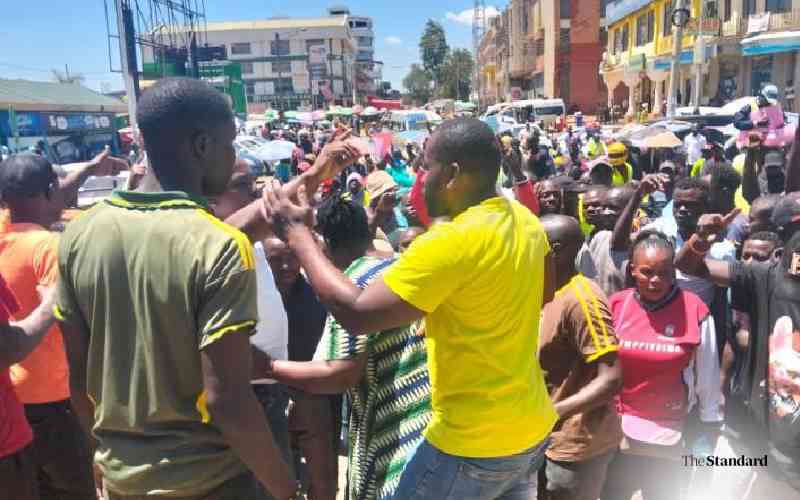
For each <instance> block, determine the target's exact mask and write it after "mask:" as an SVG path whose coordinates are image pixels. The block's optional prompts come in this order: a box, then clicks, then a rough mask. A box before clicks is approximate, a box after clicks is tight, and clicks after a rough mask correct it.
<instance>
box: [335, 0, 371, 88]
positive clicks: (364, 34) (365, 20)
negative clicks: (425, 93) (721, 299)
mask: <svg viewBox="0 0 800 500" xmlns="http://www.w3.org/2000/svg"><path fill="white" fill-rule="evenodd" d="M328 14H329V15H331V16H342V15H344V16H348V22H349V24H350V33H351V34H352V36H353V40H354V41H355V44H356V57H355V61H356V63H355V68H356V87H357V89H358V92H359V94H362V95H375V94H376V93H377V91H378V86H379V85H380V82H381V80H382V79H383V63H381V62H380V61H376V60H375V31H374V24H373V22H372V18H371V17H365V16H355V15H352V14H351V13H350V9H348V8H347V7H331V8H330V9H328Z"/></svg>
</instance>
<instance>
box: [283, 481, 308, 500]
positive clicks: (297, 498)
mask: <svg viewBox="0 0 800 500" xmlns="http://www.w3.org/2000/svg"><path fill="white" fill-rule="evenodd" d="M305 498H306V496H305V494H303V483H301V482H300V481H297V489H296V490H295V492H294V493H292V496H290V497H289V498H287V499H286V500H305Z"/></svg>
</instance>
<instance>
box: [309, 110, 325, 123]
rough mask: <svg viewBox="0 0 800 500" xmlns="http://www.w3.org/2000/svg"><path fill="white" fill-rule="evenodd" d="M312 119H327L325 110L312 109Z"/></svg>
mask: <svg viewBox="0 0 800 500" xmlns="http://www.w3.org/2000/svg"><path fill="white" fill-rule="evenodd" d="M311 119H312V120H314V121H315V122H317V121H321V120H324V119H325V111H323V110H321V109H319V110H317V111H312V112H311Z"/></svg>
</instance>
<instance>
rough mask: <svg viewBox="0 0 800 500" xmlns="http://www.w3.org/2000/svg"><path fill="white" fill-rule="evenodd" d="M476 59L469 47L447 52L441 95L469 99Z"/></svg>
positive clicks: (440, 85) (440, 83) (442, 69)
mask: <svg viewBox="0 0 800 500" xmlns="http://www.w3.org/2000/svg"><path fill="white" fill-rule="evenodd" d="M474 69H475V61H474V60H473V59H472V54H471V53H470V51H469V50H467V49H455V50H454V51H452V52H450V53H449V54H447V58H446V59H445V61H444V64H443V65H442V68H441V81H440V82H439V95H440V96H441V97H444V98H449V99H463V100H469V94H470V92H471V90H472V72H473V70H474Z"/></svg>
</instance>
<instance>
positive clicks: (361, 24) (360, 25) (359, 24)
mask: <svg viewBox="0 0 800 500" xmlns="http://www.w3.org/2000/svg"><path fill="white" fill-rule="evenodd" d="M356 28H369V24H368V23H367V22H366V21H356Z"/></svg>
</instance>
